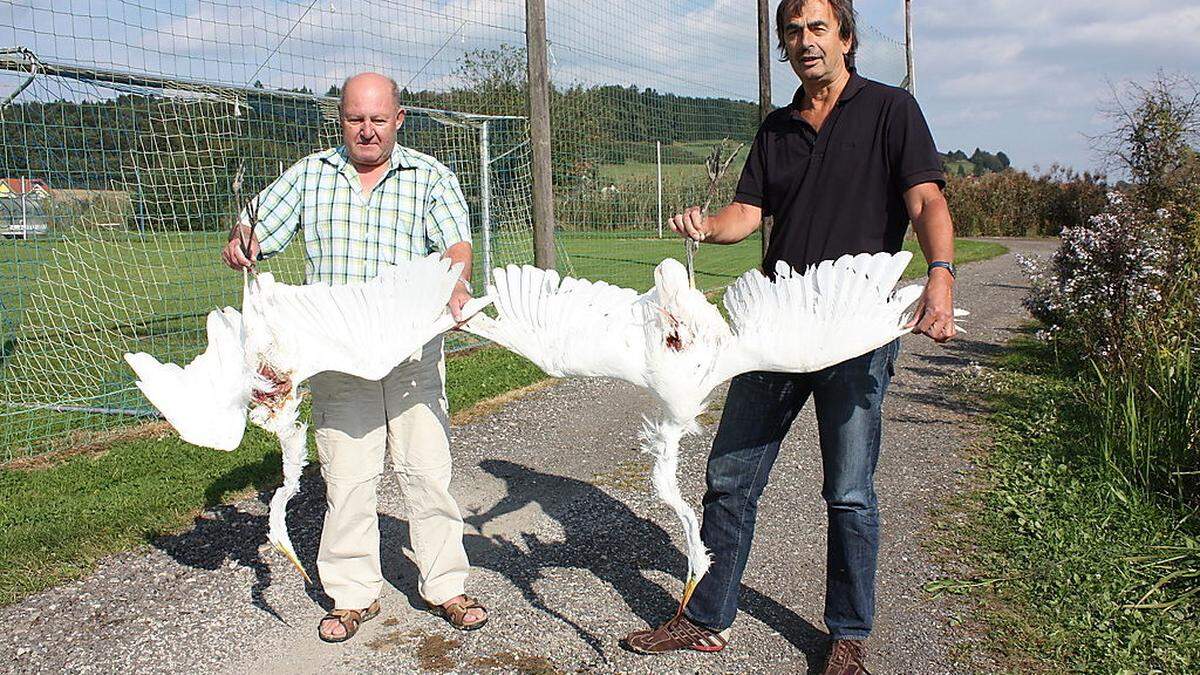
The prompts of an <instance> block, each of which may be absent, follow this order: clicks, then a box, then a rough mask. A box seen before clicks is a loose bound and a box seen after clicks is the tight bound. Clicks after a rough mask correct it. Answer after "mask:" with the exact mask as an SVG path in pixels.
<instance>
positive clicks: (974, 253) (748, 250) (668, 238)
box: [559, 232, 1008, 291]
mask: <svg viewBox="0 0 1200 675" xmlns="http://www.w3.org/2000/svg"><path fill="white" fill-rule="evenodd" d="M559 239H560V241H561V242H562V246H563V248H564V249H565V250H566V251H567V254H568V255H569V256H570V263H571V268H572V269H573V271H574V274H575V275H577V276H581V277H584V278H587V279H604V280H605V281H608V282H610V283H614V284H618V285H622V286H627V287H629V288H634V289H637V290H639V291H640V290H645V289H647V288H649V287H650V285H651V284H653V283H654V268H655V266H656V265H658V263H659V262H661V261H662V259H663V258H668V257H670V258H675V259H676V260H679V261H680V262H683V261H684V259H685V254H684V243H683V239H681V238H680V237H678V236H676V235H675V234H674V233H672V232H667V233H666V234H664V236H663V238H662V239H659V238H658V237H657V235H656V234H655V233H651V232H647V233H645V234H644V235H642V236H641V237H637V238H632V239H629V238H624V237H620V236H617V235H610V234H603V235H581V234H572V233H561V234H560V235H559ZM955 247H956V256H955V257H956V258H957V261H958V264H960V265H961V264H967V263H971V262H974V261H976V260H985V259H987V258H994V257H996V256H998V255H1000V254H1002V253H1004V252H1006V251H1007V250H1008V249H1007V248H1005V247H1004V245H1002V244H998V243H995V242H985V241H971V240H965V239H960V240H958V241H957V242H956V243H955ZM904 249H905V250H907V251H911V252H912V253H913V260H912V262H911V263H910V264H909V266H908V269H907V270H906V271H905V278H913V277H917V276H920V275H924V274H925V265H926V261H925V256H924V255H923V254H922V253H921V250H920V247H919V246H918V245H917V242H916V241H913V240H909V241H905V242H904ZM761 260H762V238H761V237H760V236H759V235H758V234H757V233H756V234H754V235H753V236H751V237H750V238H748V239H746V240H745V241H743V242H741V243H738V244H731V245H727V246H720V245H716V244H701V245H700V250H699V253H697V255H696V258H695V265H696V285H697V286H698V287H700V288H703V289H705V290H711V289H714V288H719V287H721V286H725V285H726V284H728V283H730V282H732V281H733V280H734V279H736V278H737V277H739V276H741V274H742V273H743V272H746V271H747V270H750V269H753V268H755V267H756V266H758V264H759V263H760V262H761Z"/></svg>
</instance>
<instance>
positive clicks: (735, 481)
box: [627, 0, 954, 673]
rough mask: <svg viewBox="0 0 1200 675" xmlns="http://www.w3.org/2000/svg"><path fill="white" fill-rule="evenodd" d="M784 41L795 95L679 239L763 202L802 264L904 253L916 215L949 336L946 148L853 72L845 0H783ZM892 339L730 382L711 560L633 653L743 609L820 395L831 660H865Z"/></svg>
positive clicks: (734, 231)
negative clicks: (753, 552) (767, 522)
mask: <svg viewBox="0 0 1200 675" xmlns="http://www.w3.org/2000/svg"><path fill="white" fill-rule="evenodd" d="M776 29H777V32H778V37H779V48H780V52H781V55H782V57H783V59H784V60H787V61H788V62H790V63H791V66H792V69H793V70H794V71H795V72H796V74H797V75H798V76H799V78H800V83H801V87H800V88H799V89H798V90H797V91H796V96H795V98H794V99H793V100H792V102H791V104H790V105H788V106H786V107H784V108H782V109H780V110H777V111H775V112H774V113H772V114H771V115H770V116H769V117H768V118H767V119H766V120H765V121H764V122H763V124H762V126H761V128H760V129H759V131H758V135H757V137H756V138H755V141H754V145H753V147H752V149H751V151H750V156H749V158H748V159H747V162H746V166H745V169H744V170H743V172H742V177H741V180H740V182H739V183H738V187H737V193H736V196H735V197H734V200H733V203H732V204H730V205H728V206H726V207H725V208H723V209H722V210H721V211H720V212H718V213H716V214H715V215H713V216H712V217H707V216H706V214H702V213H700V212H699V210H698V209H694V208H693V209H689V210H688V211H687V212H685V213H683V214H680V215H677V216H675V217H673V218H672V219H671V227H672V228H673V229H674V230H675V231H676V232H679V233H681V234H682V235H684V236H686V237H690V238H692V239H695V240H698V241H706V242H710V243H717V244H731V243H734V242H738V241H741V240H743V239H745V238H746V237H747V236H748V235H750V234H751V233H752V232H753V231H754V230H755V229H756V228H757V227H758V226H759V223H760V222H761V220H762V218H763V216H764V215H773V216H774V218H775V229H774V231H773V232H772V233H771V240H770V242H769V245H768V247H767V252H766V256H765V259H764V261H763V267H764V268H765V269H766V270H768V271H770V270H774V268H775V263H776V261H779V260H783V261H785V262H787V263H788V264H790V265H791V266H792V267H793V268H798V269H803V268H805V267H806V266H808V265H811V264H813V263H815V262H818V261H821V260H827V259H831V258H837V257H839V256H842V255H845V254H857V253H864V252H866V253H875V252H880V251H888V252H896V251H899V250H900V247H901V243H902V240H903V238H904V233H905V231H906V230H907V229H908V225H909V222H910V220H911V222H912V224H913V226H914V228H915V229H916V232H917V237H918V238H919V240H920V244H921V248H922V250H923V251H924V252H925V257H926V259H928V260H930V261H932V262H931V263H930V265H929V280H928V283H927V285H926V287H925V292H924V295H923V296H922V297H921V299H920V302H919V304H918V306H917V312H916V318H915V320H914V323H913V328H914V329H915V331H916V332H918V333H924V334H926V335H928V336H929V337H931V338H933V339H934V340H937V341H939V342H941V341H945V340H948V339H950V338H951V337H953V336H954V322H953V309H952V306H953V299H952V289H953V286H954V266H953V264H952V260H953V256H954V232H953V225H952V223H951V221H950V213H949V210H948V209H947V207H946V201H945V199H944V198H943V196H942V192H941V188H942V187H943V186H944V185H945V179H944V176H943V174H942V167H941V161H940V160H939V157H938V154H937V151H936V149H935V146H934V143H933V138H932V137H931V136H930V133H929V128H928V127H927V126H926V124H925V119H924V117H923V116H922V115H921V111H920V109H919V108H918V106H917V103H916V101H915V100H914V99H913V97H912V96H910V95H909V94H908V92H906V91H904V90H902V89H897V88H894V87H889V86H886V85H883V84H880V83H878V82H872V81H870V80H866V79H864V78H862V77H860V76H859V75H858V74H857V72H855V70H854V68H853V57H854V53H855V49H856V47H857V44H858V39H857V35H856V32H855V15H854V9H853V6H852V4H851V1H850V0H783V1H782V2H780V3H779V6H778V9H777V12H776ZM898 348H899V345H898V343H892V344H890V345H887V346H885V347H882V348H880V349H878V350H876V351H874V352H872V353H869V354H865V355H863V356H861V357H859V358H855V359H851V360H849V361H846V362H844V363H841V364H838V365H835V366H833V367H830V368H827V369H825V370H822V371H819V372H816V373H809V374H804V375H788V374H781V373H764V372H758V373H747V374H745V375H742V376H740V377H737V378H735V379H734V381H733V382H732V383H731V385H730V387H729V394H728V398H727V400H726V403H725V409H724V412H723V413H722V416H721V424H720V427H719V430H718V431H717V437H716V439H715V440H714V442H713V448H712V453H711V454H710V455H709V461H708V490H707V492H706V494H705V497H704V525H703V528H702V531H701V536H702V537H703V539H704V543H705V545H707V546H708V548H709V550H710V551H712V554H713V566H712V568H711V569H710V570H709V572H708V574H707V575H706V576H705V577H704V579H703V580H702V581H701V583H700V585H699V587H698V588H697V590H696V592H695V595H694V597H693V598H692V600H691V603H690V605H689V606H688V608H687V612H686V613H685V614H684V615H682V616H678V617H676V618H674V619H672V620H670V621H668V622H667V623H666V624H664V625H663V626H660V627H659V628H657V629H655V630H647V631H638V632H636V633H633V634H631V635H629V636H628V638H627V644H628V645H629V647H630V648H632V649H634V650H635V651H640V652H645V653H659V652H665V651H670V650H675V649H693V650H699V651H709V652H713V651H719V650H720V649H722V648H723V647H724V646H725V644H726V641H725V637H726V635H725V629H727V628H729V626H730V625H731V624H732V623H733V620H734V616H735V615H736V613H737V604H738V587H739V584H740V582H741V578H742V572H743V571H744V570H745V566H746V560H747V557H748V556H749V554H750V543H751V540H752V538H753V535H754V522H755V514H756V512H757V508H758V499H759V496H760V495H761V494H762V491H763V488H764V487H765V486H766V484H767V479H768V476H769V474H770V470H771V466H772V464H773V463H774V462H775V458H776V456H777V454H778V452H779V446H780V443H781V441H782V440H783V437H784V435H785V434H786V433H787V431H788V429H789V428H790V427H791V424H792V422H793V420H795V418H796V415H797V413H799V411H800V408H801V406H803V405H804V403H805V401H806V400H807V399H808V398H809V397H810V396H811V397H812V398H813V399H814V401H815V404H816V412H817V423H818V428H819V437H820V439H819V440H820V446H821V457H822V468H823V471H824V485H823V487H822V491H821V494H822V496H823V497H824V499H825V502H826V505H827V515H828V527H829V529H828V549H827V557H826V586H825V625H826V627H827V628H828V629H829V632H830V635H831V637H832V639H833V640H832V645H831V649H830V652H829V656H828V658H827V662H826V664H825V671H824V672H826V673H862V672H865V667H864V665H863V658H864V650H863V646H862V640H864V639H865V638H866V637H867V636H868V635H869V634H870V631H871V626H872V623H873V618H874V614H875V594H874V592H875V568H876V556H877V553H878V550H879V518H878V512H877V507H876V499H875V487H874V473H875V464H876V460H877V459H878V456H879V441H880V424H881V414H880V408H881V406H882V404H883V397H884V393H885V392H886V390H887V385H888V381H889V379H890V377H891V375H892V371H893V368H894V364H895V361H896V355H897V352H898Z"/></svg>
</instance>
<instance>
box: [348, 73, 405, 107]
mask: <svg viewBox="0 0 1200 675" xmlns="http://www.w3.org/2000/svg"><path fill="white" fill-rule="evenodd" d="M351 90H354V94H355V95H359V94H361V93H363V92H366V91H370V92H375V91H386V92H387V93H388V94H389V95H390V96H391V97H392V100H393V101H395V103H396V107H397V108H403V107H404V103H403V101H401V100H400V85H398V84H396V81H395V80H393V79H392V78H390V77H388V76H387V75H381V74H380V73H371V72H366V73H359V74H357V75H351V76H350V77H347V78H346V80H345V81H344V82H342V96H341V98H340V99H339V100H338V109H339V110H340V109H341V108H342V106H344V105H345V104H346V99H347V97H349V96H350V95H351Z"/></svg>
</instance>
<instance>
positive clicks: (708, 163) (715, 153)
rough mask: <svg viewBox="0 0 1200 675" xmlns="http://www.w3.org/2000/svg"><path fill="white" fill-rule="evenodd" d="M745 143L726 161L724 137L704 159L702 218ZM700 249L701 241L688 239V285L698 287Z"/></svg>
mask: <svg viewBox="0 0 1200 675" xmlns="http://www.w3.org/2000/svg"><path fill="white" fill-rule="evenodd" d="M743 145H745V143H742V144H741V145H738V146H737V147H736V148H734V149H733V152H731V153H729V157H726V158H725V159H724V161H722V159H721V155H722V154H723V152H724V150H725V140H724V139H722V140H721V142H720V143H718V144H716V145H714V146H713V149H712V153H711V154H709V156H708V158H707V159H705V160H704V165H705V168H706V169H707V170H708V197H707V198H705V200H704V206H702V207H700V217H701V218H706V217H708V207H709V206H711V205H712V201H713V197H716V196H717V185H718V184H720V182H721V176H724V175H725V170H726V169H728V168H729V165H730V164H732V163H733V158H734V157H737V154H738V152H739V151H740V150H741V149H742V146H743ZM699 250H700V242H698V241H696V240H695V239H688V240H687V244H686V253H687V272H688V285H690V286H691V287H692V288H695V287H696V264H695V257H696V253H697V252H698V251H699Z"/></svg>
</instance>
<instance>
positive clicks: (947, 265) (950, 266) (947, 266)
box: [925, 260, 956, 278]
mask: <svg viewBox="0 0 1200 675" xmlns="http://www.w3.org/2000/svg"><path fill="white" fill-rule="evenodd" d="M935 267H941V268H942V269H944V270H946V271H947V272H949V273H950V277H951V278H955V276H956V275H955V273H954V272H955V270H954V263H952V262H946V261H945V260H934V261H933V262H931V263H929V268H928V269H926V270H925V275H926V276H928V275H929V273H930V272H932V271H933V269H934V268H935Z"/></svg>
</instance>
